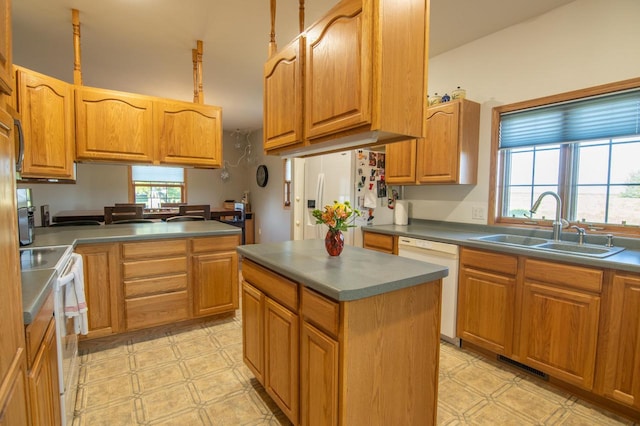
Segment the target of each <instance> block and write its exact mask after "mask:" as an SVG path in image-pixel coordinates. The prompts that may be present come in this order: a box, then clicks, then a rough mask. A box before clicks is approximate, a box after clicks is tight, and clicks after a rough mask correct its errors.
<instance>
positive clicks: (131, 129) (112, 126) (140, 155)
mask: <svg viewBox="0 0 640 426" xmlns="http://www.w3.org/2000/svg"><path fill="white" fill-rule="evenodd" d="M152 105H153V100H152V98H149V97H144V96H141V95H134V94H131V93H124V92H115V91H111V90H105V89H96V88H91V87H83V86H76V89H75V108H76V150H77V152H76V155H77V158H78V160H111V161H128V162H137V163H151V162H152V161H153V128H152V123H153V113H152Z"/></svg>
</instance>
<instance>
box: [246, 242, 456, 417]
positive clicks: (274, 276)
mask: <svg viewBox="0 0 640 426" xmlns="http://www.w3.org/2000/svg"><path fill="white" fill-rule="evenodd" d="M237 250H238V252H239V253H240V254H241V255H242V256H243V257H244V260H243V264H242V273H243V283H242V315H243V356H244V361H245V364H246V365H247V366H248V367H249V368H250V369H251V371H252V372H253V373H254V375H255V376H256V378H257V379H258V381H259V382H260V383H261V384H262V385H263V386H264V387H265V389H266V391H267V393H269V395H270V396H271V397H272V398H273V399H274V401H275V402H276V403H277V404H278V406H279V407H280V408H281V409H282V410H283V412H284V413H285V414H286V415H287V416H288V417H289V419H290V420H291V421H292V423H293V424H322V425H324V424H331V425H333V424H340V425H354V424H367V425H388V424H402V425H430V424H435V422H436V407H437V388H438V357H439V336H440V303H441V300H440V297H441V291H442V288H441V286H442V278H443V277H445V276H446V275H447V273H448V271H447V268H445V267H442V266H439V265H433V264H428V263H425V262H418V261H414V260H411V259H406V258H399V257H397V256H392V255H387V254H383V253H377V252H373V251H370V250H365V249H361V248H357V247H351V246H347V247H345V249H344V251H343V253H342V254H341V255H340V256H338V257H330V256H329V255H327V253H326V251H325V249H324V245H323V242H322V241H321V240H304V241H287V242H282V243H273V244H259V245H252V246H241V247H238V249H237Z"/></svg>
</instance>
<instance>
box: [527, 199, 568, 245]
mask: <svg viewBox="0 0 640 426" xmlns="http://www.w3.org/2000/svg"><path fill="white" fill-rule="evenodd" d="M547 195H551V196H552V197H553V198H555V199H556V220H555V221H554V222H553V240H554V241H560V234H561V233H562V228H563V222H562V218H561V217H560V215H561V214H562V200H560V196H559V195H558V194H556V193H555V192H553V191H545V192H543V193H542V194H540V196H539V197H538V199H537V200H536V202H535V203H533V205H532V206H531V210H529V211H530V212H531V214H532V215H533V214H535V212H537V211H538V207H540V203H541V202H542V199H543V198H544V197H545V196H547Z"/></svg>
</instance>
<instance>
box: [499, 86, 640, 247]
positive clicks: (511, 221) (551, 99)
mask: <svg viewBox="0 0 640 426" xmlns="http://www.w3.org/2000/svg"><path fill="white" fill-rule="evenodd" d="M636 88H640V78H633V79H629V80H623V81H619V82H614V83H609V84H603V85H600V86H594V87H590V88H586V89H580V90H574V91H571V92H565V93H560V94H557V95H551V96H545V97H541V98H536V99H531V100H527V101H522V102H516V103H513V104H508V105H501V106H497V107H494V108H493V111H492V118H491V155H490V171H489V208H488V224H489V225H497V226H508V227H510V226H512V227H516V226H517V227H520V228H522V227H525V228H533V229H546V230H548V229H549V228H550V227H551V225H552V223H553V218H551V219H546V220H542V219H535V220H531V219H527V218H512V217H505V216H502V206H503V194H504V171H505V161H506V158H505V157H506V156H505V155H503V153H502V152H501V151H500V150H499V149H498V148H499V142H500V139H499V137H500V115H501V114H503V113H506V112H512V111H518V110H523V109H528V108H534V107H541V106H545V105H551V104H555V103H559V102H567V101H573V100H579V99H582V98H587V97H591V96H597V95H603V94H607V93H612V92H618V91H622V90H629V89H636ZM571 147H572V145H571V144H567V145H563V146H561V148H560V170H559V172H558V173H559V176H561V180H560V182H559V188H558V195H559V196H560V198H561V199H562V212H561V213H562V217H563V218H566V217H567V216H568V215H567V212H568V211H569V210H568V209H569V208H570V206H569V203H568V202H567V195H568V194H569V193H570V191H572V188H571V187H570V182H568V179H566V178H565V177H566V176H568V169H569V168H570V167H571V164H569V161H570V157H571V156H570V155H567V153H566V151H567V150H569V149H572V148H571ZM570 225H578V226H581V227H585V226H586V227H587V229H588V231H589V232H590V233H595V234H615V235H619V236H628V237H639V236H640V226H637V225H618V224H603V223H595V222H594V223H591V222H586V223H583V222H578V221H570Z"/></svg>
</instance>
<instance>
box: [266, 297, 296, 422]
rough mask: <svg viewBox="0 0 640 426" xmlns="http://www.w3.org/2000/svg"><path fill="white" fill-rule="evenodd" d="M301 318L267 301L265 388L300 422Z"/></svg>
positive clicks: (286, 411)
mask: <svg viewBox="0 0 640 426" xmlns="http://www.w3.org/2000/svg"><path fill="white" fill-rule="evenodd" d="M298 338H299V337H298V315H297V314H295V313H294V312H292V311H290V310H288V309H287V308H285V307H284V306H282V305H280V304H279V303H278V302H276V301H274V300H272V299H270V298H268V297H267V298H266V300H265V304H264V357H265V358H264V360H265V368H264V370H265V371H264V387H265V389H266V390H267V393H268V394H269V395H271V397H272V398H273V399H274V401H275V402H276V404H278V406H279V407H280V409H281V410H282V411H283V412H284V413H285V414H286V416H287V417H288V418H289V419H290V420H291V421H292V422H294V423H295V422H296V420H297V419H298V408H299V405H298V383H299V381H298V360H299V357H298V350H299V343H298Z"/></svg>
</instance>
